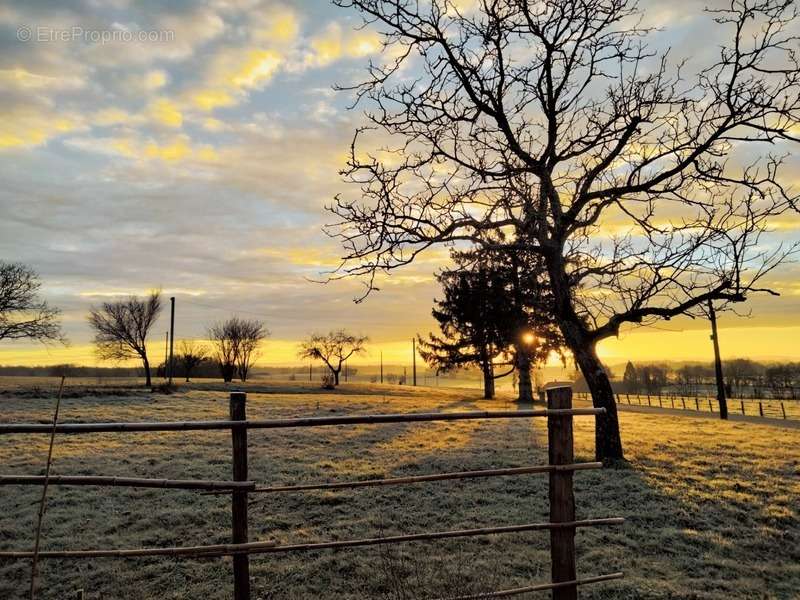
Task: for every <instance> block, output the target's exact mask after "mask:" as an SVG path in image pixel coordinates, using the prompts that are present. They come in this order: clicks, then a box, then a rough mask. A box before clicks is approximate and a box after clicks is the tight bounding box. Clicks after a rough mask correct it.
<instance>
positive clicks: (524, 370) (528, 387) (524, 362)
mask: <svg viewBox="0 0 800 600" xmlns="http://www.w3.org/2000/svg"><path fill="white" fill-rule="evenodd" d="M516 363H517V364H516V367H517V372H518V373H519V396H518V397H517V402H523V403H526V404H532V403H533V385H532V383H531V357H530V356H529V355H528V353H527V352H525V350H523V349H517V360H516Z"/></svg>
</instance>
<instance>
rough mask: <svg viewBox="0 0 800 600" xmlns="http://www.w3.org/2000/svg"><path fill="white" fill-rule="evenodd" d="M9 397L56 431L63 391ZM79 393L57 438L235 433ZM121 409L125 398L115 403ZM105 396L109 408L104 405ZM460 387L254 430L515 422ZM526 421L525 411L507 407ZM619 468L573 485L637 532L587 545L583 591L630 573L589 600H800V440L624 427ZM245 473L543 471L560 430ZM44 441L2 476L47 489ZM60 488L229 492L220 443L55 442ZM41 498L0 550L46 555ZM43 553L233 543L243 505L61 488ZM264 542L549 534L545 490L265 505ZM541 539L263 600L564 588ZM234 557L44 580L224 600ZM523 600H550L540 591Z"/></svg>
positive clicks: (13, 405) (363, 568)
mask: <svg viewBox="0 0 800 600" xmlns="http://www.w3.org/2000/svg"><path fill="white" fill-rule="evenodd" d="M35 385H37V386H39V390H37V391H36V392H35V393H31V391H30V390H31V386H32V382H25V381H21V380H15V381H11V382H5V383H3V382H0V387H2V388H5V389H6V392H5V393H2V394H0V403H1V404H2V411H1V412H0V416H1V418H2V421H4V422H9V421H26V422H35V421H42V422H46V421H48V420H49V419H50V418H51V417H52V410H53V406H54V400H53V398H52V396H50V395H49V393H48V389H49V387H50V386H52V385H53V382H52V380H51V381H45V380H42V381H38V382H35ZM90 385H91V381H85V382H76V383H75V385H73V386H72V387H70V388H69V389H68V393H67V395H66V397H65V400H64V401H63V404H62V413H61V420H63V421H110V420H116V421H130V420H135V421H142V420H179V419H180V420H189V419H218V418H226V415H227V407H228V403H227V394H226V392H225V388H224V386H222V385H208V384H198V385H190V386H187V387H183V388H181V391H180V393H178V394H173V395H169V396H165V395H153V394H150V393H144V392H140V391H133V390H126V389H125V387H124V386H122V385H120V386H118V387H116V388H114V391H113V393H109V394H102V393H100V392H98V391H97V390H91V389H90ZM109 389H110V388H109ZM101 392H102V390H101ZM478 398H479V393H478V392H476V391H474V390H464V389H451V390H447V389H443V388H440V389H433V388H417V389H411V388H408V387H403V388H400V387H392V386H369V385H357V384H351V385H349V386H346V385H345V386H343V387H342V389H341V390H340V392H339V393H336V394H330V393H322V392H321V391H319V390H317V389H314V388H310V387H304V386H303V385H301V384H297V383H290V382H286V383H275V382H272V383H269V384H256V385H251V386H249V389H248V416H249V417H251V418H268V417H277V416H298V415H330V414H342V413H376V412H403V411H420V410H432V409H436V410H448V411H453V410H475V409H487V408H497V407H504V406H506V404H508V403H507V400H504V399H502V398H501V399H500V400H496V401H483V400H479V399H478ZM508 406H509V407H513V406H514V405H513V404H508ZM621 424H622V431H623V441H624V443H625V446H626V452H627V455H628V458H629V461H630V463H629V465H628V466H626V467H624V468H615V469H607V470H603V471H587V472H582V473H577V474H576V476H575V479H576V499H577V506H578V517H579V518H590V517H606V516H623V517H626V519H627V522H626V524H625V525H624V526H623V527H616V528H607V529H600V528H597V529H591V530H581V531H579V533H578V538H577V539H578V556H579V574H580V575H583V576H589V575H596V574H602V573H609V572H613V571H617V570H622V571H624V572H625V574H626V576H625V579H624V580H621V581H619V582H611V583H605V584H599V585H596V586H590V587H586V588H582V592H581V594H582V595H581V597H583V598H631V599H634V598H636V599H638V598H642V599H655V598H697V599H700V598H703V599H730V598H787V599H788V598H797V597H798V591H797V590H798V589H800V520H799V519H798V510H800V431H798V430H797V429H784V428H780V427H771V426H766V425H758V424H753V423H720V422H718V421H715V420H711V419H704V418H694V417H692V416H690V415H680V416H675V415H665V414H657V415H656V414H641V413H632V412H627V413H622V414H621ZM249 437H250V439H249V442H250V474H251V478H252V479H254V480H256V481H258V482H285V483H300V482H312V481H319V480H343V479H358V478H369V477H381V476H397V475H406V474H409V475H410V474H423V473H431V472H438V471H453V470H464V469H480V468H490V467H501V466H519V465H525V464H538V463H545V462H546V424H545V422H544V421H543V420H537V421H536V422H535V423H534V425H533V426H531V423H530V421H526V420H522V419H517V420H510V421H490V422H481V421H469V422H460V423H425V424H401V425H381V426H359V427H350V428H339V427H330V428H318V429H299V430H270V431H252V432H250V436H249ZM47 443H48V439H47V436H22V435H8V436H5V437H0V464H2V465H3V466H2V473H3V474H18V475H21V474H43V472H44V463H45V459H46V452H47ZM576 458H577V459H578V460H591V459H592V458H593V422H592V419H591V418H576ZM53 473H54V474H103V475H125V476H138V477H164V478H205V479H211V478H216V479H229V478H230V438H229V434H227V433H223V432H192V433H167V434H149V433H136V434H129V435H125V436H122V435H117V434H97V435H91V436H88V435H87V436H73V437H69V436H59V437H57V438H56V447H55V452H54V465H53ZM40 492H41V489H40V488H33V487H18V486H3V487H0V545H1V546H2V549H3V550H11V549H18V550H29V549H30V548H31V546H32V539H33V531H34V523H35V515H36V502H37V501H38V498H39V494H40ZM49 497H50V499H49V503H48V511H47V514H46V516H45V522H44V529H43V544H42V547H43V549H68V548H69V549H76V548H86V549H89V548H108V547H113V548H130V547H142V546H171V545H195V544H209V543H221V542H226V541H229V539H228V538H229V520H230V515H229V500H228V498H226V497H224V496H220V497H216V496H208V495H200V494H198V493H196V492H184V491H173V490H129V489H122V488H119V489H99V488H77V487H72V488H70V487H52V488H51V490H50V494H49ZM257 500H258V501H257V502H256V503H254V504H252V505H251V508H250V527H251V529H250V537H251V540H261V539H275V540H276V541H278V542H279V543H291V542H306V541H317V540H330V539H346V538H351V537H369V536H373V535H376V534H377V535H392V534H400V533H412V532H417V531H422V530H444V529H456V528H468V527H479V526H483V525H491V524H515V523H523V522H532V521H541V520H546V515H547V480H546V477H544V476H541V475H529V476H523V477H517V478H493V479H484V480H475V481H459V482H435V483H425V484H416V485H413V486H396V487H389V488H366V489H362V490H351V491H338V492H311V493H306V494H282V495H272V496H269V497H267V496H262V497H259V498H258V499H257ZM548 557H549V554H548V537H547V534H543V533H541V532H532V533H523V534H514V535H504V536H493V537H482V538H474V539H469V540H460V541H434V542H426V543H409V544H404V545H398V546H393V547H390V549H386V548H383V549H381V548H377V547H373V548H359V549H352V550H340V551H331V550H323V551H316V552H309V553H299V554H291V555H280V556H268V555H265V556H254V557H252V558H251V577H252V580H253V589H254V594H253V597H254V598H261V599H266V598H275V599H279V598H337V599H338V598H342V599H351V598H352V599H354V598H387V599H390V598H391V599H395V598H397V599H399V598H434V597H438V596H442V595H447V594H454V593H474V592H477V591H482V590H489V589H500V588H507V587H516V586H521V585H528V584H531V583H534V582H543V581H546V580H548V579H549V558H548ZM29 576H30V563H29V561H18V562H14V563H9V562H5V563H2V564H0V598H3V599H5V598H8V599H11V598H23V597H26V596H25V595H26V594H27V587H28V582H29ZM231 587H232V586H231V566H230V562H229V560H227V559H213V560H203V561H199V560H176V559H156V558H148V559H139V560H133V561H127V562H126V561H122V560H116V559H97V560H94V561H87V562H75V561H66V560H64V561H43V562H42V564H41V584H40V588H41V591H40V595H39V597H40V598H52V599H59V600H60V599H63V598H70V597H72V595H73V593H74V590H76V589H78V588H84V589H85V590H86V593H87V598H91V599H93V600H94V599H98V598H104V599H117V598H120V599H136V600H156V599H159V600H161V599H169V598H204V599H207V600H211V599H228V598H230V597H231ZM529 597H532V598H534V597H546V596H545V595H544V594H542V593H540V594H538V595H530V596H529Z"/></svg>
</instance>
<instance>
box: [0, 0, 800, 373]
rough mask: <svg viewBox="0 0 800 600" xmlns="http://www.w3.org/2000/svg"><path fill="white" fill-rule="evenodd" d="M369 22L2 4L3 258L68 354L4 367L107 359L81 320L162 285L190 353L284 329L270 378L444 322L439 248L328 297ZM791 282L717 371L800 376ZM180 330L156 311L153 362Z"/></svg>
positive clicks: (214, 6)
mask: <svg viewBox="0 0 800 600" xmlns="http://www.w3.org/2000/svg"><path fill="white" fill-rule="evenodd" d="M463 3H464V4H469V0H463ZM710 4H712V5H713V4H714V2H710ZM642 6H643V8H644V9H645V15H646V22H647V24H651V25H655V26H658V27H661V28H663V31H660V32H658V33H656V34H654V36H653V39H652V43H653V44H654V45H655V46H657V47H666V46H673V48H674V49H675V52H677V53H678V54H681V55H685V56H693V57H695V58H696V57H697V56H703V55H704V53H710V52H714V51H715V50H714V49H715V39H714V35H715V33H714V31H715V30H714V28H713V27H711V26H710V20H709V17H708V15H704V14H703V13H702V11H701V10H700V8H701V3H699V2H695V1H693V0H676V1H673V2H670V3H668V4H666V5H665V3H662V2H656V1H654V0H653V1H650V0H648V1H645V2H642ZM358 23H359V19H358V17H357V15H355V14H354V13H353V12H352V11H350V10H346V9H341V8H337V7H334V6H331V5H330V4H329V3H327V2H326V1H324V0H313V1H312V0H308V1H305V2H303V1H300V0H295V1H293V2H292V1H285V2H277V1H272V0H208V1H206V2H199V1H198V2H194V1H188V0H183V1H176V2H169V3H166V2H156V1H155V0H140V1H136V2H134V1H133V0H107V1H100V0H63V1H58V2H46V1H43V0H27V1H25V2H21V1H20V2H1V1H0V180H1V181H2V186H0V207H2V213H0V214H2V218H0V259H2V260H6V261H19V262H24V263H26V264H29V265H30V266H32V267H33V268H34V269H35V270H36V271H38V273H39V274H40V275H41V278H42V281H43V284H44V285H43V289H42V293H43V295H44V297H45V298H47V300H48V301H49V302H50V303H51V304H53V305H55V306H58V307H60V308H61V309H62V310H63V325H64V329H65V332H66V333H67V335H68V337H69V339H70V345H69V346H68V347H59V346H50V347H44V346H42V345H39V344H35V343H27V342H0V364H29V365H31V364H50V363H63V362H70V363H77V364H96V362H97V359H96V357H95V356H94V354H93V351H92V347H91V332H90V330H89V327H88V325H87V323H86V313H87V311H88V309H89V307H90V306H91V305H93V304H97V303H98V302H102V301H103V300H106V299H109V298H114V297H118V296H124V295H128V294H144V293H147V292H148V291H149V290H151V289H154V288H159V289H161V290H162V291H163V293H164V296H165V297H170V296H174V297H175V298H176V302H177V313H176V339H177V340H180V339H184V338H185V339H203V338H204V337H205V333H204V332H205V331H206V328H207V326H208V325H209V324H211V323H213V322H215V321H218V320H222V319H225V318H226V317H228V316H230V315H232V314H239V315H241V316H243V317H253V318H260V319H263V320H264V321H265V322H266V324H267V327H268V328H269V329H270V331H271V337H270V339H269V341H268V342H267V344H266V346H265V347H264V355H263V357H262V359H261V364H265V365H266V364H290V363H293V362H296V358H295V355H296V345H297V342H298V340H300V339H301V338H302V337H304V336H305V335H307V334H308V333H310V332H315V331H327V330H329V329H332V328H340V327H344V328H347V329H350V330H353V331H355V332H359V333H363V334H367V335H369V336H370V339H371V343H370V346H369V348H370V352H369V353H368V354H367V355H366V356H364V357H362V359H361V361H362V362H372V363H374V362H375V361H376V360H377V357H378V355H379V353H380V352H383V353H384V355H385V359H386V360H387V361H390V362H400V363H402V362H409V361H410V340H411V338H412V337H413V335H414V334H415V333H418V332H427V331H430V330H431V329H432V328H433V322H432V318H431V317H430V309H431V304H432V300H433V298H434V297H435V296H436V294H437V292H438V288H437V284H436V282H435V281H434V278H433V274H434V273H435V272H436V270H437V269H439V268H441V267H443V266H444V265H445V264H446V252H445V251H444V250H442V249H440V250H435V251H431V252H430V253H428V254H427V255H423V256H422V258H421V260H419V261H418V262H416V263H415V264H413V265H411V266H410V267H408V268H406V269H403V270H400V271H396V272H394V273H393V274H392V276H391V277H389V278H387V279H386V280H385V282H383V284H382V290H381V291H380V292H379V293H377V294H373V295H372V296H370V297H369V298H368V299H367V300H366V301H365V302H363V303H361V304H358V305H356V304H354V303H353V298H354V297H355V296H358V295H359V294H360V291H361V284H360V283H359V282H358V281H354V280H344V281H335V282H329V283H327V284H322V283H319V280H321V279H324V272H325V271H327V270H330V269H332V268H335V267H336V265H337V264H338V257H339V256H340V254H341V251H340V248H339V246H338V245H337V243H336V242H335V241H333V240H330V239H328V238H327V237H326V236H325V235H324V234H323V233H322V231H321V227H322V225H323V224H324V223H325V222H326V221H327V220H328V219H330V217H329V215H327V214H326V212H325V210H324V206H325V205H326V204H327V203H330V202H331V200H332V198H333V196H334V195H335V194H336V193H338V192H347V191H348V190H347V188H346V187H345V186H344V184H342V183H341V180H340V176H339V175H338V171H339V169H341V168H342V167H343V166H344V159H345V156H346V153H347V151H348V146H349V143H350V140H351V138H352V135H353V132H354V130H355V128H356V127H357V126H358V125H359V124H360V123H362V122H363V119H362V117H361V115H360V113H359V112H358V111H352V110H348V106H349V104H350V101H351V100H352V98H351V96H349V95H348V94H347V93H343V92H334V91H333V89H332V88H333V86H334V85H335V84H343V85H347V84H349V83H353V82H355V81H358V80H359V78H360V77H362V76H363V74H364V69H365V67H366V66H367V64H368V61H369V60H380V59H381V49H380V44H379V38H378V35H377V33H376V32H375V31H372V30H370V29H358V28H357V27H356V26H357V25H358ZM793 164H794V165H795V166H800V165H798V163H797V162H795V163H793ZM794 172H795V173H797V172H799V170H798V169H794ZM788 183H792V182H788ZM799 230H800V221H798V220H797V219H794V220H789V221H788V222H784V223H782V224H781V230H780V232H779V234H778V235H779V236H780V237H781V239H783V240H784V241H793V240H796V239H798V231H799ZM799 274H800V268H798V266H797V265H795V264H788V265H786V266H784V267H782V268H781V269H779V270H777V271H776V272H775V273H774V274H773V275H772V277H771V280H770V282H769V283H770V284H771V285H772V286H773V287H775V289H777V290H778V291H780V292H781V296H780V297H779V298H772V297H768V298H767V297H765V298H755V299H754V300H753V301H752V302H751V303H750V307H749V308H750V310H751V313H752V314H751V316H749V317H738V316H735V315H721V318H720V328H721V335H720V338H721V344H722V350H723V354H724V355H725V357H728V358H732V357H735V356H736V357H738V356H747V357H751V358H761V359H784V358H792V359H798V360H800V345H798V344H797V342H796V340H798V339H800V283H798V275H799ZM167 327H168V315H167V314H166V312H165V314H164V315H163V317H162V319H161V320H160V321H159V323H158V324H157V326H156V328H155V329H156V331H155V332H154V334H153V340H152V346H153V352H154V353H156V355H157V356H158V355H159V354H158V352H160V349H161V348H163V335H164V331H166V329H167ZM708 333H709V332H708V323H706V322H698V321H692V320H689V319H676V320H673V321H671V322H670V323H667V324H664V326H663V327H660V328H658V329H647V330H642V329H627V330H625V331H624V332H623V333H622V334H621V335H620V337H619V339H611V340H607V341H605V342H603V343H602V345H601V346H600V354H601V356H602V357H603V358H604V359H606V360H607V361H609V362H619V361H624V360H627V359H628V358H632V359H635V360H648V361H651V360H662V359H668V360H710V358H711V357H710V352H711V343H710V341H709V338H708ZM156 349H159V350H156Z"/></svg>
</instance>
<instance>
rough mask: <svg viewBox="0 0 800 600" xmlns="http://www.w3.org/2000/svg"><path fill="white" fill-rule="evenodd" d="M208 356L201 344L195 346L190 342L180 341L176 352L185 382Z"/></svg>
mask: <svg viewBox="0 0 800 600" xmlns="http://www.w3.org/2000/svg"><path fill="white" fill-rule="evenodd" d="M206 356H208V348H206V347H205V346H204V345H202V344H196V343H195V342H193V341H192V340H183V341H181V345H180V350H179V351H178V357H177V358H178V364H179V365H180V366H181V368H182V369H183V374H184V376H185V377H186V381H189V378H190V377H191V376H192V371H194V369H195V368H196V367H197V366H198V365H200V363H202V362H203V360H204V359H205V358H206Z"/></svg>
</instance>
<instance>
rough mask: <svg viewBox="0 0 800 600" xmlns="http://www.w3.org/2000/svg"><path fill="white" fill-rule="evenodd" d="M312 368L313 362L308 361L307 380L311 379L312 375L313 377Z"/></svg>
mask: <svg viewBox="0 0 800 600" xmlns="http://www.w3.org/2000/svg"><path fill="white" fill-rule="evenodd" d="M313 369H314V363H312V362H309V363H308V380H309V381H313V377H314V374H313Z"/></svg>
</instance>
